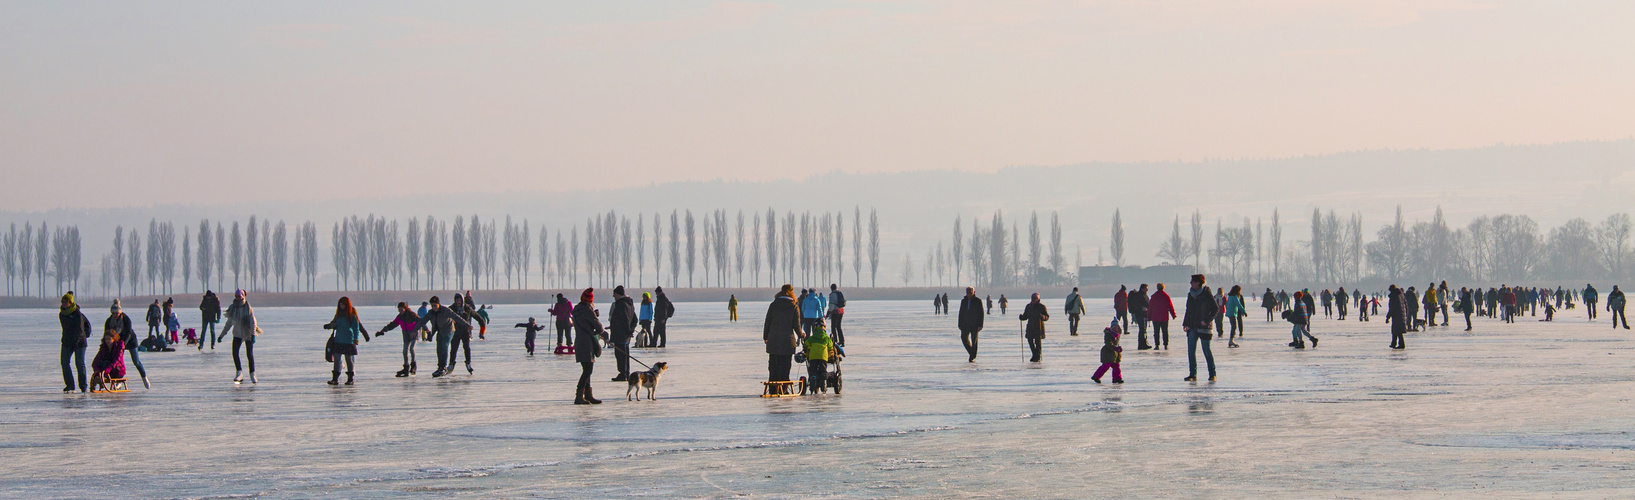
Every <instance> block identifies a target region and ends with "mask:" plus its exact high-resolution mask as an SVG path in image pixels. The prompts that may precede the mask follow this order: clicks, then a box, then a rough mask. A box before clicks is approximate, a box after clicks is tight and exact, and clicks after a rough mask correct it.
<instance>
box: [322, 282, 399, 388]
mask: <svg viewBox="0 0 1635 500" xmlns="http://www.w3.org/2000/svg"><path fill="white" fill-rule="evenodd" d="M404 307H407V306H404ZM324 329H325V330H335V337H334V340H332V341H330V343H331V344H332V345H333V346H334V352H333V354H334V359H335V370H334V371H333V372H331V373H332V374H331V375H330V377H329V385H337V384H339V383H340V378H341V360H346V385H352V361H353V360H352V357H353V356H357V355H358V337H363V340H364V341H368V340H369V332H368V331H367V330H364V329H363V322H362V321H359V320H358V310H357V308H355V307H352V299H349V298H346V297H341V299H340V300H337V301H335V319H332V320H330V321H329V324H326V325H324Z"/></svg>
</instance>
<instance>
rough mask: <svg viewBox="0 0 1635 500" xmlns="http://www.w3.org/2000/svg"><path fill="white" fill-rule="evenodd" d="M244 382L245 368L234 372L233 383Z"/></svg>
mask: <svg viewBox="0 0 1635 500" xmlns="http://www.w3.org/2000/svg"><path fill="white" fill-rule="evenodd" d="M243 382H244V370H239V371H237V372H234V373H233V383H235V384H239V383H243Z"/></svg>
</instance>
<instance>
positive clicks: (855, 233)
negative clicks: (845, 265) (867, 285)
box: [852, 206, 863, 286]
mask: <svg viewBox="0 0 1635 500" xmlns="http://www.w3.org/2000/svg"><path fill="white" fill-rule="evenodd" d="M852 281H853V283H857V286H863V208H862V206H852Z"/></svg>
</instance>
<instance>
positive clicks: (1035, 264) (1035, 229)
mask: <svg viewBox="0 0 1635 500" xmlns="http://www.w3.org/2000/svg"><path fill="white" fill-rule="evenodd" d="M1039 239H1040V234H1039V211H1037V210H1035V211H1033V213H1032V215H1030V216H1029V219H1028V269H1027V271H1026V275H1025V276H1026V277H1027V278H1028V282H1029V283H1032V284H1035V285H1038V284H1041V283H1040V279H1039V267H1040V264H1041V262H1040V260H1039V256H1040V254H1041V252H1042V250H1041V246H1040V241H1039Z"/></svg>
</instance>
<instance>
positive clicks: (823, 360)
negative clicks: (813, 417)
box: [801, 319, 840, 394]
mask: <svg viewBox="0 0 1635 500" xmlns="http://www.w3.org/2000/svg"><path fill="white" fill-rule="evenodd" d="M801 347H802V348H803V349H805V350H806V387H807V388H808V389H811V390H812V394H817V393H818V392H828V390H829V389H828V381H829V361H830V360H839V356H840V352H839V350H838V349H836V348H835V339H834V338H833V337H830V336H829V332H828V330H827V329H826V328H824V326H823V320H821V319H819V320H818V321H817V323H815V324H813V325H812V333H811V335H807V336H806V340H803V341H801Z"/></svg>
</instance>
